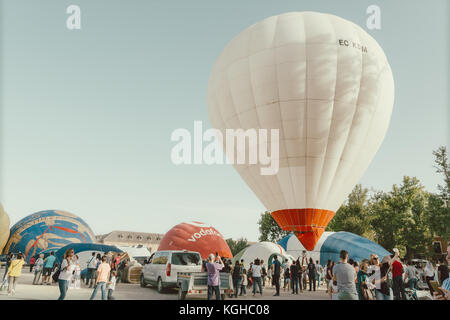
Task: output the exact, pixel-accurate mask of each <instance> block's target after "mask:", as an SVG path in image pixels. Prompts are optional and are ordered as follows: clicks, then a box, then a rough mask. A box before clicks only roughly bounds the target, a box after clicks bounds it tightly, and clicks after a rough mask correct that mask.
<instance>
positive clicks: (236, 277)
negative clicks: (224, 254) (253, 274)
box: [231, 260, 242, 298]
mask: <svg viewBox="0 0 450 320" xmlns="http://www.w3.org/2000/svg"><path fill="white" fill-rule="evenodd" d="M241 268H242V267H241V265H240V264H239V260H236V262H235V264H234V268H233V271H232V272H231V275H232V279H233V289H234V297H235V298H237V296H238V292H239V286H240V282H241V274H242V271H241Z"/></svg>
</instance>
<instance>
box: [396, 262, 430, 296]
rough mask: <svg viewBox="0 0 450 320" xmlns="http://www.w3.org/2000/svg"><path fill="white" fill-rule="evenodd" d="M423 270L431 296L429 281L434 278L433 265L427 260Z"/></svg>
mask: <svg viewBox="0 0 450 320" xmlns="http://www.w3.org/2000/svg"><path fill="white" fill-rule="evenodd" d="M424 272H425V280H426V282H427V285H428V288H429V289H430V293H431V296H433V287H432V286H431V283H430V281H431V280H434V267H433V265H432V264H431V262H430V261H427V263H426V265H425V270H424ZM394 295H395V291H394Z"/></svg>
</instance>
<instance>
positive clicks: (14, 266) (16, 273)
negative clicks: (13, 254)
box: [8, 253, 25, 295]
mask: <svg viewBox="0 0 450 320" xmlns="http://www.w3.org/2000/svg"><path fill="white" fill-rule="evenodd" d="M24 264H25V260H24V259H23V254H22V253H19V254H18V255H17V258H16V259H14V260H12V261H11V264H10V265H9V268H8V295H14V294H16V283H17V280H19V277H20V276H21V275H22V267H23V265H24Z"/></svg>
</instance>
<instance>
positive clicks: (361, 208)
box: [327, 184, 373, 238]
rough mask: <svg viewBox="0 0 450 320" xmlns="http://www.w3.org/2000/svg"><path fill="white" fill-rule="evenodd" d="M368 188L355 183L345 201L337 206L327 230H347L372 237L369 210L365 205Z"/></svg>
mask: <svg viewBox="0 0 450 320" xmlns="http://www.w3.org/2000/svg"><path fill="white" fill-rule="evenodd" d="M367 203H368V189H366V188H363V187H362V186H361V185H360V184H358V185H356V186H355V187H354V188H353V190H352V192H351V193H350V194H349V195H348V199H347V201H346V202H345V203H344V204H343V205H342V206H341V207H340V208H339V210H338V211H337V212H336V215H335V216H334V218H333V219H332V220H331V221H330V223H329V224H328V227H327V230H328V231H348V232H352V233H355V234H358V235H361V236H364V237H367V238H372V237H373V235H372V228H371V226H370V220H371V217H370V211H369V210H368V207H367Z"/></svg>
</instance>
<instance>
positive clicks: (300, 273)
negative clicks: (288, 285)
mask: <svg viewBox="0 0 450 320" xmlns="http://www.w3.org/2000/svg"><path fill="white" fill-rule="evenodd" d="M296 265H297V275H298V276H297V278H298V283H299V287H300V292H301V293H303V289H305V290H306V288H305V286H304V285H303V267H302V265H301V264H300V260H298V259H297V262H296Z"/></svg>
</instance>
